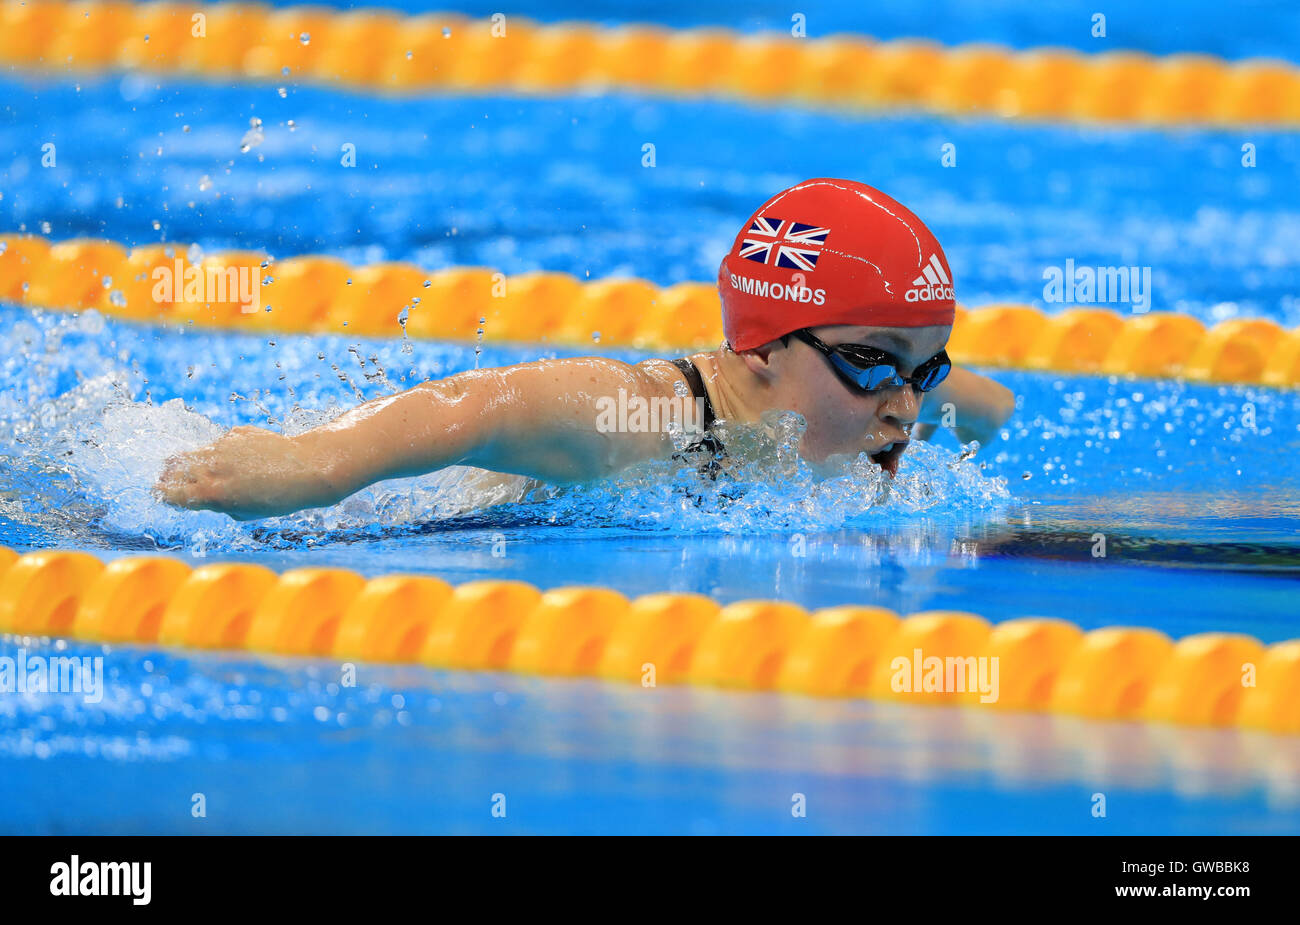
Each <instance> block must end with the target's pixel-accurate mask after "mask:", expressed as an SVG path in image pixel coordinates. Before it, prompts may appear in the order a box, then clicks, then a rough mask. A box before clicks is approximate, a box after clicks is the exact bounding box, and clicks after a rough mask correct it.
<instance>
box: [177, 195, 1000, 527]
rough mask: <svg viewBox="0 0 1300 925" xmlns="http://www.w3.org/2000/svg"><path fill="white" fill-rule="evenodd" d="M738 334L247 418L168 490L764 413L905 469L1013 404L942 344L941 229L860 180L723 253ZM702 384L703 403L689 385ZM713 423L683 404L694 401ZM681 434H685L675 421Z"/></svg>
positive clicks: (599, 454) (944, 271)
mask: <svg viewBox="0 0 1300 925" xmlns="http://www.w3.org/2000/svg"><path fill="white" fill-rule="evenodd" d="M718 289H719V293H720V296H721V300H722V326H723V332H724V334H725V336H726V340H725V342H724V343H723V344H722V345H721V346H720V347H719V348H718V349H716V350H713V351H710V352H707V353H699V354H695V355H694V356H691V357H683V358H679V359H677V360H662V359H652V360H645V361H643V362H641V363H637V364H635V365H629V364H627V363H623V362H620V361H618V360H613V359H606V358H602V357H582V358H569V359H554V360H541V361H538V362H534V363H521V364H518V365H516V366H507V367H502V368H498V369H482V370H471V371H468V372H463V373H458V374H457V375H454V376H450V377H448V378H446V379H442V380H438V381H429V382H424V383H421V384H420V385H418V386H415V387H414V388H412V389H409V390H407V391H405V392H402V393H400V394H397V395H390V396H386V397H383V398H376V399H374V400H372V401H368V402H366V403H364V404H362V405H359V406H358V407H356V408H354V409H352V410H350V411H348V412H346V413H345V414H342V415H340V416H339V417H338V418H336V419H335V420H333V421H331V422H329V423H327V424H324V425H321V426H319V427H316V428H313V429H312V430H309V431H306V432H304V433H301V434H298V435H297V436H293V437H289V436H285V435H283V434H280V433H276V432H274V431H269V430H264V429H262V428H258V427H236V428H234V429H233V430H230V431H229V432H227V433H226V434H224V435H223V436H222V437H221V438H220V439H219V440H217V441H216V442H214V443H212V444H210V445H209V446H206V447H202V448H200V449H197V450H194V451H191V452H188V453H183V454H181V455H179V456H175V457H172V458H171V459H169V460H167V463H166V464H165V466H164V469H163V472H162V475H161V477H160V478H159V481H158V485H157V486H156V488H155V492H156V494H157V495H158V496H160V497H161V498H162V499H163V500H164V501H166V502H168V503H170V504H173V505H176V506H179V507H185V508H192V509H206V510H213V511H222V512H225V513H226V514H229V515H230V516H231V517H233V518H236V519H238V520H252V519H256V518H260V517H270V516H275V515H280V514H289V513H292V512H294V511H299V510H303V509H306V508H316V507H325V506H328V505H332V504H334V503H336V502H338V501H341V500H342V499H344V498H346V497H347V496H348V495H350V494H352V493H353V492H356V491H359V490H360V489H362V488H364V487H366V486H367V485H371V484H373V483H375V482H379V481H383V480H385V479H394V478H402V477H407V476H416V475H421V474H424V473H428V472H432V471H435V470H438V469H442V468H445V467H447V466H473V467H477V468H480V469H486V470H490V471H492V472H495V473H507V474H513V475H516V476H525V477H528V478H532V479H538V480H540V481H542V482H547V483H552V484H559V483H568V482H581V481H587V480H592V479H598V478H602V477H604V476H609V475H613V474H614V473H617V472H619V471H620V470H622V469H624V468H626V467H628V466H630V465H633V464H635V463H638V462H641V461H645V460H649V459H655V458H668V457H671V456H674V455H676V454H680V453H681V452H683V450H682V445H683V435H688V436H689V435H691V434H693V436H690V437H689V442H690V445H689V446H687V448H686V449H687V451H691V450H696V451H703V452H704V453H706V454H708V458H709V459H714V458H716V457H718V456H719V455H721V454H723V453H725V447H724V446H722V444H721V442H720V440H719V438H718V435H717V434H716V433H714V432H712V431H711V428H712V427H713V425H714V422H715V421H719V420H725V421H728V422H741V423H754V422H758V421H759V420H760V416H761V415H762V414H763V413H764V412H767V411H795V412H798V413H799V414H801V415H802V416H803V417H804V419H805V420H806V421H807V427H806V429H805V430H804V432H803V435H802V438H801V442H800V444H799V452H800V455H801V456H802V457H803V458H804V459H805V460H807V461H808V462H809V464H810V465H812V466H814V467H816V468H817V469H818V470H819V471H833V470H834V469H835V467H837V466H841V467H842V466H843V465H844V464H845V463H847V462H848V461H849V460H852V459H854V458H856V457H857V456H858V455H859V454H862V453H865V454H867V456H868V457H869V458H870V459H871V460H872V461H874V462H875V463H876V464H877V465H879V466H880V467H881V468H882V469H884V470H886V471H887V472H889V473H890V474H891V475H893V474H895V473H896V472H897V469H898V463H899V459H900V458H901V457H902V455H903V453H904V451H905V450H906V449H907V445H908V441H909V440H910V439H912V438H922V437H925V436H928V435H930V434H931V433H932V432H933V430H934V428H935V426H936V425H938V424H939V423H940V422H941V420H942V419H943V418H945V417H946V418H947V420H949V421H950V422H951V423H952V424H953V430H954V431H955V432H956V434H957V437H958V439H960V440H961V441H962V442H963V443H964V442H969V441H971V440H978V441H979V442H980V443H981V444H987V443H988V442H990V441H991V440H992V439H994V438H995V436H996V435H997V433H998V431H999V429H1000V428H1001V426H1002V424H1003V423H1004V422H1005V421H1006V420H1007V418H1008V417H1010V415H1011V413H1012V410H1013V407H1014V396H1013V395H1012V393H1011V392H1010V391H1009V390H1008V389H1007V388H1005V387H1004V386H1002V385H1000V384H998V383H996V382H994V381H993V380H991V379H988V378H986V377H984V376H981V375H978V374H976V373H974V372H971V371H970V370H967V369H962V368H961V367H957V366H953V365H952V364H951V362H950V361H949V359H948V355H947V353H946V352H945V351H944V348H945V346H946V345H947V342H948V336H949V334H951V332H952V322H953V317H954V312H955V308H956V303H955V301H954V294H953V288H952V274H951V272H950V271H949V268H948V261H947V258H946V257H944V254H943V250H942V249H941V248H940V246H939V242H938V241H936V240H935V238H934V235H933V234H931V232H930V230H929V229H928V228H927V227H926V226H925V225H924V224H923V223H922V222H921V220H920V219H918V218H917V217H916V216H915V215H913V214H912V213H911V212H909V211H908V210H907V209H906V208H904V207H903V206H902V205H901V204H899V203H898V202H896V201H895V200H893V199H891V198H890V197H889V196H886V195H885V194H884V193H881V192H880V191H879V190H876V189H873V188H872V187H869V186H866V185H864V184H862V183H857V182H854V181H852V180H834V179H815V180H808V181H806V182H804V183H800V184H798V185H796V186H793V187H791V188H790V189H787V190H784V191H782V192H780V193H778V194H777V195H775V196H773V197H772V198H771V199H769V200H768V201H767V202H765V203H763V205H762V206H760V207H759V209H758V211H757V212H755V213H754V215H753V216H752V217H751V218H750V220H749V221H748V222H747V223H746V224H745V226H744V227H743V228H742V229H741V231H740V233H739V234H737V235H736V239H735V242H734V243H733V244H732V247H731V250H730V251H729V252H728V253H727V255H726V256H725V257H724V258H723V261H722V265H721V266H720V267H719V271H718ZM684 395H685V396H690V395H693V396H694V397H695V398H696V399H698V402H695V403H689V402H684V401H683V400H682V397H683V396H684ZM615 397H622V398H624V399H625V400H627V401H629V402H635V401H638V400H639V401H640V402H642V403H644V404H645V405H648V406H650V405H654V404H656V403H658V405H659V406H660V407H678V408H680V409H682V412H681V417H682V418H683V420H678V421H676V423H675V427H676V430H677V433H676V434H674V433H673V432H672V431H673V427H670V426H666V422H665V426H660V427H656V428H634V427H621V428H609V427H601V426H598V423H597V422H598V420H600V418H601V416H602V415H606V417H607V416H608V409H609V407H610V403H611V401H613V400H614V399H615ZM692 405H693V406H694V407H699V408H702V411H703V414H702V418H703V420H702V421H687V420H684V418H686V417H688V416H690V414H689V408H690V407H691V406H692ZM674 438H675V439H674Z"/></svg>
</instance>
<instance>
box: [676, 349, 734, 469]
mask: <svg viewBox="0 0 1300 925" xmlns="http://www.w3.org/2000/svg"><path fill="white" fill-rule="evenodd" d="M672 363H673V365H674V366H676V367H677V368H678V369H680V370H681V371H682V375H683V376H685V377H686V384H687V385H689V386H690V387H691V393H692V394H693V395H694V396H695V397H696V398H697V399H698V398H702V399H704V420H703V421H702V422H701V423H702V424H703V425H704V434H703V436H700V437H697V438H696V440H695V442H694V443H692V444H691V445H690V446H688V447H686V449H684V450H682V451H681V452H679V453H674V454H673V458H674V459H682V458H683V454H685V453H708V454H709V459H708V462H707V463H705V464H704V466H703V467H702V468H703V469H704V471H705V474H707V475H708V476H709V477H710V478H716V477H717V474H718V469H719V468H720V466H719V463H718V460H719V459H721V458H722V457H723V456H726V455H727V451H726V449H724V448H723V446H722V441H721V440H719V439H718V438H717V436H716V435H715V434H714V433H713V432H712V430H711V428H712V427H713V422H714V421H715V420H717V415H716V414H715V413H714V411H713V401H712V400H711V399H710V398H709V391H708V389H706V388H705V387H704V379H703V377H702V376H700V371H699V369H697V368H696V366H695V364H694V363H693V362H691V361H690V360H689V359H687V358H686V357H680V358H678V359H676V360H673V361H672Z"/></svg>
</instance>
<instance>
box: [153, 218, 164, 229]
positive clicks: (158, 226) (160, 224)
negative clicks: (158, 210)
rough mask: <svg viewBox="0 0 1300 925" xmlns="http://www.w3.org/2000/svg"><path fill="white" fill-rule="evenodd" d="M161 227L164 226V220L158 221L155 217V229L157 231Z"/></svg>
mask: <svg viewBox="0 0 1300 925" xmlns="http://www.w3.org/2000/svg"><path fill="white" fill-rule="evenodd" d="M160 228H162V222H160V221H158V219H156V218H155V219H154V220H153V230H154V231H157V230H159V229H160Z"/></svg>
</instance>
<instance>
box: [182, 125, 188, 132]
mask: <svg viewBox="0 0 1300 925" xmlns="http://www.w3.org/2000/svg"><path fill="white" fill-rule="evenodd" d="M189 130H190V127H189V126H188V125H182V126H181V131H182V132H185V133H186V134H188V133H189Z"/></svg>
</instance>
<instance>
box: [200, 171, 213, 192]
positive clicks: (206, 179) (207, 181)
mask: <svg viewBox="0 0 1300 925" xmlns="http://www.w3.org/2000/svg"><path fill="white" fill-rule="evenodd" d="M210 189H212V178H211V177H210V176H208V175H207V174H206V173H205V174H204V175H203V176H202V177H201V178H200V179H199V190H200V191H201V192H202V191H206V190H210Z"/></svg>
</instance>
